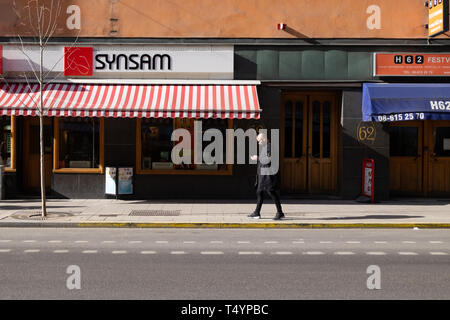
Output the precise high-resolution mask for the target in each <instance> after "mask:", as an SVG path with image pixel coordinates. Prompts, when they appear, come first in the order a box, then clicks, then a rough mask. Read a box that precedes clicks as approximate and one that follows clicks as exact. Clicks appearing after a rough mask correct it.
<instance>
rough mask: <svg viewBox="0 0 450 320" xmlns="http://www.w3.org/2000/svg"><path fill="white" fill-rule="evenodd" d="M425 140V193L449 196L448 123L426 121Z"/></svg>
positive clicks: (449, 143) (449, 138)
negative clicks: (426, 147) (426, 179)
mask: <svg viewBox="0 0 450 320" xmlns="http://www.w3.org/2000/svg"><path fill="white" fill-rule="evenodd" d="M426 127H427V134H426V135H425V139H426V140H427V144H428V150H429V152H428V154H429V156H428V157H427V162H428V163H427V164H426V167H427V168H426V169H427V170H428V174H427V176H428V188H427V193H428V195H431V196H449V194H450V121H428V123H427V126H426Z"/></svg>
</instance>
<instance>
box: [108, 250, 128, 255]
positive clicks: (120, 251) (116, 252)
mask: <svg viewBox="0 0 450 320" xmlns="http://www.w3.org/2000/svg"><path fill="white" fill-rule="evenodd" d="M111 253H112V254H125V253H127V251H126V250H115V251H113V252H111Z"/></svg>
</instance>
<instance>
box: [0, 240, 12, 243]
mask: <svg viewBox="0 0 450 320" xmlns="http://www.w3.org/2000/svg"><path fill="white" fill-rule="evenodd" d="M0 242H1V243H5V242H11V240H0Z"/></svg>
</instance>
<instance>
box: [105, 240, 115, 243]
mask: <svg viewBox="0 0 450 320" xmlns="http://www.w3.org/2000/svg"><path fill="white" fill-rule="evenodd" d="M102 243H116V241H114V240H105V241H102Z"/></svg>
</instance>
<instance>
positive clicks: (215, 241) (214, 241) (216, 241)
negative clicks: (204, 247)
mask: <svg viewBox="0 0 450 320" xmlns="http://www.w3.org/2000/svg"><path fill="white" fill-rule="evenodd" d="M209 243H223V241H218V240H213V241H210V242H209Z"/></svg>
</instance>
